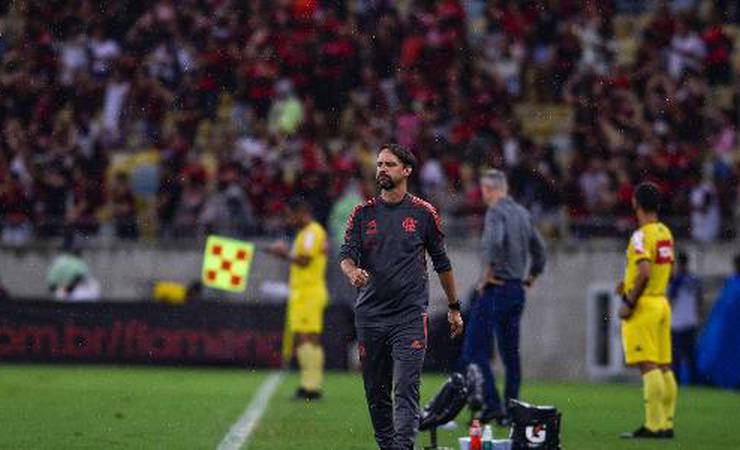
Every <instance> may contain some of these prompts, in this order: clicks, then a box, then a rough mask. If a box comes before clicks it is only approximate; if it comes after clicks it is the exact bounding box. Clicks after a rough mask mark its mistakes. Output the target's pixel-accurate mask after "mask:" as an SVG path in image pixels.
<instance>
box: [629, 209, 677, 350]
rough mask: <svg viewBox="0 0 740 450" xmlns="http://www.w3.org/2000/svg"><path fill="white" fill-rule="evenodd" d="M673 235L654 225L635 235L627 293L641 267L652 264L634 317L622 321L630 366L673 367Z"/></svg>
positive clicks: (658, 223) (631, 240) (631, 246)
mask: <svg viewBox="0 0 740 450" xmlns="http://www.w3.org/2000/svg"><path fill="white" fill-rule="evenodd" d="M673 253H674V251H673V235H672V233H671V230H670V229H668V227H667V226H665V225H664V224H663V223H660V222H653V223H648V224H646V225H643V226H642V227H640V228H639V229H638V230H637V231H635V232H634V233H633V234H632V237H631V238H630V242H629V245H628V246H627V265H626V267H625V270H624V292H625V293H629V292H630V291H631V290H632V289H633V288H634V285H635V279H636V277H637V274H638V265H639V263H640V262H641V261H645V260H647V261H649V262H650V277H649V279H648V282H647V286H646V287H645V290H644V291H643V292H642V295H641V296H640V298H639V299H638V300H637V304H636V306H635V310H634V311H633V313H632V315H631V316H630V317H629V318H627V319H626V320H623V321H622V344H623V346H624V355H625V360H626V361H627V364H637V363H641V362H652V363H657V364H670V363H671V307H670V303H669V302H668V298H667V297H666V290H667V288H668V282H669V281H670V277H671V269H672V266H673V260H674V255H673Z"/></svg>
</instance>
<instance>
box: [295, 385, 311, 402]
mask: <svg viewBox="0 0 740 450" xmlns="http://www.w3.org/2000/svg"><path fill="white" fill-rule="evenodd" d="M307 394H308V391H307V390H305V389H303V388H302V387H299V388H298V389H296V390H295V398H296V399H297V400H305V399H306V395H307Z"/></svg>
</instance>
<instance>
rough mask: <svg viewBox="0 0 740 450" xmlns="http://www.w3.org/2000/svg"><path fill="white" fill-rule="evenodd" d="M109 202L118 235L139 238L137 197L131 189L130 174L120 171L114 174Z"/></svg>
mask: <svg viewBox="0 0 740 450" xmlns="http://www.w3.org/2000/svg"><path fill="white" fill-rule="evenodd" d="M109 202H110V208H111V210H112V215H113V226H114V229H115V235H116V237H117V238H120V239H132V240H135V239H137V238H138V237H139V225H138V223H137V217H136V199H135V198H134V193H133V192H132V191H131V185H130V184H129V178H128V175H126V174H125V173H123V172H119V173H117V174H115V175H114V181H113V186H111V189H110V198H109Z"/></svg>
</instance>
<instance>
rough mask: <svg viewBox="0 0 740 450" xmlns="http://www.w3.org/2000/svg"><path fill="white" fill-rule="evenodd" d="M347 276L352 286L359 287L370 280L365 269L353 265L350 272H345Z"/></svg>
mask: <svg viewBox="0 0 740 450" xmlns="http://www.w3.org/2000/svg"><path fill="white" fill-rule="evenodd" d="M347 278H349V282H350V284H352V286H354V287H356V288H361V287H363V286H365V285H366V284H367V282H368V280H370V274H369V273H367V271H366V270H365V269H360V268H359V267H355V268H354V269H352V271H351V272H349V274H347Z"/></svg>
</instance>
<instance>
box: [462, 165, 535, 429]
mask: <svg viewBox="0 0 740 450" xmlns="http://www.w3.org/2000/svg"><path fill="white" fill-rule="evenodd" d="M480 183H481V192H482V194H483V200H484V201H485V202H486V204H487V205H488V210H487V212H486V218H485V225H484V230H483V239H482V246H483V261H482V262H483V264H482V265H483V273H482V275H481V279H480V282H479V283H478V289H477V293H478V295H477V298H476V300H475V301H474V302H473V304H472V305H471V308H470V316H469V318H468V319H467V320H468V324H467V327H466V330H465V342H464V344H463V354H462V359H461V362H462V365H463V366H467V365H468V364H476V365H478V366H479V368H480V369H481V371H482V372H483V378H484V391H485V402H486V407H485V409H484V410H483V411H482V413H481V415H480V419H481V420H482V421H484V422H488V421H491V420H496V421H498V422H499V423H502V422H505V421H506V418H507V413H506V405H507V404H508V401H509V399H511V398H518V396H519V385H520V384H521V366H520V362H519V323H520V321H521V317H522V312H523V311H524V302H525V292H524V287H525V286H530V285H531V284H532V283H533V282H534V279H535V278H536V277H537V276H538V275H539V274H540V273H542V271H543V269H544V268H545V246H544V243H543V241H542V237H541V236H540V234H539V232H538V231H537V229H536V228H535V226H534V224H533V223H532V218H531V216H530V214H529V212H528V211H527V210H526V209H524V207H522V206H521V205H519V204H518V203H516V202H515V201H514V200H513V199H512V198H511V197H509V195H508V184H507V182H506V176H505V175H504V174H503V173H502V172H501V171H498V170H488V171H486V172H485V173H484V174H483V175H482V176H481V180H480ZM528 265H529V271H528V272H527V266H528ZM494 336H495V337H496V341H497V343H498V350H499V353H500V355H501V360H502V362H503V364H504V367H505V369H506V386H505V389H504V403H502V402H501V398H500V397H499V395H498V392H497V391H496V382H495V379H494V376H493V371H492V370H491V356H492V355H493V338H494Z"/></svg>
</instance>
